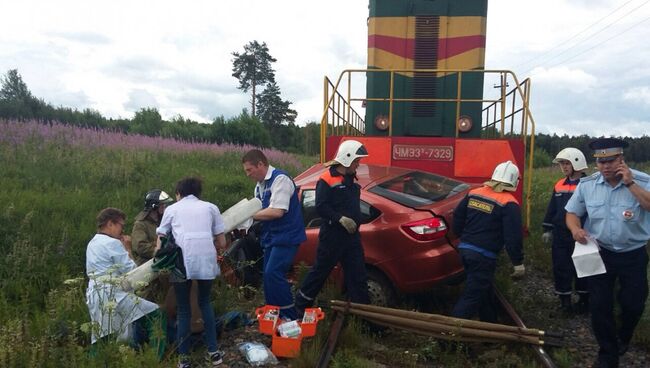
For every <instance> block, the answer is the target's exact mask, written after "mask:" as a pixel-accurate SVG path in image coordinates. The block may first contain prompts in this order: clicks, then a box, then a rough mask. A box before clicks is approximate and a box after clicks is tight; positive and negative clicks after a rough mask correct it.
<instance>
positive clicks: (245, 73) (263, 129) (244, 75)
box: [0, 41, 320, 155]
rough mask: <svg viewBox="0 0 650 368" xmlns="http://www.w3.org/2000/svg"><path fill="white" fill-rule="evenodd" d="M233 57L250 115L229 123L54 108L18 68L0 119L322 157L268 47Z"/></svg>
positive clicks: (4, 90)
mask: <svg viewBox="0 0 650 368" xmlns="http://www.w3.org/2000/svg"><path fill="white" fill-rule="evenodd" d="M232 56H233V60H232V62H233V68H232V76H233V77H235V78H237V79H238V80H239V86H238V88H239V89H241V90H242V91H244V92H249V91H251V110H250V111H251V112H249V110H247V109H243V110H242V112H241V113H240V114H239V115H237V116H234V117H231V118H225V117H223V116H219V117H216V118H214V119H213V120H212V122H211V123H210V124H202V123H199V122H196V121H193V120H191V119H187V118H184V117H183V116H181V115H177V116H175V117H173V118H171V119H169V120H165V119H163V118H162V116H161V115H160V113H159V111H158V109H156V108H153V107H143V108H141V109H140V110H138V111H137V112H136V113H135V116H134V117H133V118H132V119H113V118H106V117H104V116H103V115H102V114H101V113H100V112H99V111H97V110H93V109H88V108H87V109H83V110H78V109H74V108H69V107H64V106H58V107H57V106H53V105H51V104H50V103H48V102H46V101H44V100H43V99H41V98H38V97H36V96H34V95H33V94H32V93H31V91H30V90H29V88H28V87H27V85H26V83H25V82H24V81H23V79H22V77H21V75H20V73H19V72H18V70H17V69H11V70H9V71H7V73H6V74H5V75H4V76H2V77H0V86H1V89H0V118H11V119H24V120H32V119H34V120H39V121H43V122H53V121H57V122H61V123H64V124H70V125H75V126H82V127H89V128H97V129H110V130H114V131H120V132H123V133H128V134H141V135H147V136H162V137H168V138H175V139H180V140H184V141H197V142H207V143H217V144H221V143H233V144H249V145H253V146H258V147H262V148H277V149H281V150H283V151H289V152H295V153H304V154H308V155H315V154H317V153H318V152H320V151H319V150H320V126H319V124H317V123H316V122H309V123H307V124H306V125H305V126H302V127H300V126H297V125H296V124H295V120H296V117H297V112H296V111H295V110H293V109H291V104H292V102H291V101H288V100H284V99H282V98H281V91H280V87H279V86H278V84H277V82H276V81H275V71H274V70H273V67H272V65H271V64H272V63H273V62H275V61H276V59H274V58H273V57H272V56H271V55H270V53H269V50H268V46H267V45H266V43H259V42H257V41H252V42H249V43H248V44H247V45H245V46H244V51H243V52H233V53H232Z"/></svg>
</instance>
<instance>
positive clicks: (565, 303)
mask: <svg viewBox="0 0 650 368" xmlns="http://www.w3.org/2000/svg"><path fill="white" fill-rule="evenodd" d="M560 309H561V310H562V313H563V314H565V315H569V314H571V313H572V312H573V308H572V306H571V295H560Z"/></svg>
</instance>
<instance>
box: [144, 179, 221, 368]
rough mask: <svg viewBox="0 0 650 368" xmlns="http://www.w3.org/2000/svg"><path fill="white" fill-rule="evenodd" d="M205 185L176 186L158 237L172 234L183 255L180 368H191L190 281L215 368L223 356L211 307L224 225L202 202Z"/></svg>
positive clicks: (185, 182)
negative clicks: (195, 288)
mask: <svg viewBox="0 0 650 368" xmlns="http://www.w3.org/2000/svg"><path fill="white" fill-rule="evenodd" d="M201 191H202V183H201V180H200V179H198V178H193V177H189V178H184V179H182V180H180V181H179V182H178V183H177V184H176V200H177V202H176V203H174V204H172V205H171V206H169V207H167V209H166V210H165V213H164V214H163V218H162V220H161V222H160V226H159V227H158V229H156V232H157V233H158V237H159V240H158V246H159V247H160V237H164V236H166V235H167V234H168V233H169V232H170V231H171V233H172V235H173V236H174V240H175V241H176V243H177V244H178V246H179V247H180V248H181V249H182V251H183V262H184V265H185V273H186V279H185V280H174V279H173V278H172V280H171V281H172V284H173V285H174V289H175V291H176V318H177V321H178V328H177V336H176V337H177V340H176V341H177V342H178V354H179V355H180V362H179V365H178V366H179V367H181V368H185V367H189V356H188V355H189V353H190V343H189V337H190V317H191V308H190V288H191V285H192V282H191V280H197V283H198V289H199V308H200V309H201V314H202V315H203V324H204V341H205V344H206V345H207V348H208V356H207V358H208V361H210V362H211V364H212V365H214V366H216V365H218V364H221V362H222V360H223V353H222V352H221V351H219V350H217V334H216V329H215V320H214V310H213V309H212V305H211V303H210V291H211V289H212V281H213V280H214V279H215V278H216V277H217V276H218V275H219V273H220V270H219V265H218V264H217V248H219V249H222V250H223V249H225V247H226V238H225V235H224V223H223V219H222V218H221V213H220V212H219V208H217V206H215V205H214V204H212V203H210V202H206V201H202V200H200V199H199V197H200V196H201Z"/></svg>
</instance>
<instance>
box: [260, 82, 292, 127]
mask: <svg viewBox="0 0 650 368" xmlns="http://www.w3.org/2000/svg"><path fill="white" fill-rule="evenodd" d="M290 105H291V101H284V100H282V98H281V97H280V87H278V85H277V84H276V83H275V82H270V83H268V84H267V85H266V88H265V89H264V91H263V92H262V93H261V94H260V97H259V99H258V100H257V111H258V117H259V119H260V120H261V121H262V122H263V123H264V124H265V125H267V126H271V127H272V126H278V125H281V124H282V123H289V124H291V123H293V122H295V121H296V116H297V115H298V113H297V112H296V110H293V109H290V108H289V106H290Z"/></svg>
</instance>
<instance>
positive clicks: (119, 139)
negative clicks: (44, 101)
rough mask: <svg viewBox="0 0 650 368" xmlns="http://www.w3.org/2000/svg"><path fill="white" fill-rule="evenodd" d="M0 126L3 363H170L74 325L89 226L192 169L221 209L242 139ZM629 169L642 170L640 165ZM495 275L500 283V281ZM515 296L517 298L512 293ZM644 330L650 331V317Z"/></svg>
mask: <svg viewBox="0 0 650 368" xmlns="http://www.w3.org/2000/svg"><path fill="white" fill-rule="evenodd" d="M0 132H2V135H0V165H1V167H0V172H1V175H0V188H1V190H0V253H1V256H0V367H35V366H39V367H59V366H71V367H72V366H75V367H82V366H83V367H95V366H97V367H100V366H101V367H103V366H105V365H106V364H108V366H122V367H141V366H170V367H171V366H173V365H174V363H175V361H174V360H168V361H164V362H162V363H159V362H158V361H157V358H156V356H155V354H154V353H153V352H150V351H146V352H144V353H135V352H134V351H133V350H131V349H129V348H127V347H125V346H122V345H119V344H115V343H106V344H103V345H101V346H100V347H99V349H98V351H95V352H94V354H90V348H89V335H88V332H87V330H84V329H83V328H82V326H83V324H84V323H85V322H87V321H88V311H87V308H86V305H85V302H84V293H85V287H86V281H85V279H84V266H85V247H86V244H87V242H88V240H89V239H90V238H91V237H92V236H93V234H94V233H95V226H94V218H95V215H96V214H97V212H98V211H99V210H100V209H102V208H105V207H109V206H111V207H118V208H121V209H122V210H124V211H125V212H126V213H127V214H128V215H129V219H128V220H127V232H128V231H130V228H131V224H132V219H133V217H134V216H135V215H136V214H137V213H138V212H139V210H140V209H141V206H142V202H143V196H144V193H145V192H146V191H147V190H149V189H151V188H161V189H163V190H165V191H167V192H168V193H172V192H173V186H174V183H175V182H176V181H177V180H178V179H180V178H182V177H184V176H188V175H198V176H201V177H202V178H203V179H204V195H203V198H204V199H206V200H208V201H211V202H213V203H215V204H217V205H218V206H219V208H220V209H222V210H225V209H227V208H228V207H230V206H231V205H232V204H234V203H236V202H237V201H239V200H240V199H241V198H244V197H250V196H251V194H252V188H253V183H251V182H250V180H249V179H248V178H246V177H245V175H244V174H243V172H242V168H241V164H240V157H241V154H242V153H243V152H244V151H246V150H247V149H249V148H250V147H241V146H228V145H224V146H215V145H207V144H202V143H183V142H177V141H173V140H169V139H160V138H151V137H140V136H126V135H123V134H118V133H110V132H102V131H95V130H91V129H80V128H73V127H68V126H63V125H57V124H54V125H41V124H37V123H35V122H8V121H0ZM268 155H269V158H270V160H271V163H272V164H273V165H275V166H278V167H282V168H284V169H287V170H288V171H289V172H291V173H292V174H296V173H299V172H300V171H301V170H303V169H304V168H306V167H308V166H309V165H311V164H312V163H313V162H315V160H316V158H314V157H297V156H293V155H288V154H285V153H282V152H278V151H270V152H268ZM633 167H635V168H640V169H645V170H646V171H647V170H648V169H649V167H648V166H647V165H646V166H645V167H636V166H633ZM560 175H561V174H560V172H559V170H555V169H538V170H536V175H535V179H534V186H533V190H532V195H531V204H532V208H533V211H532V218H531V220H532V221H531V223H532V226H531V229H530V230H531V236H530V237H529V238H528V239H527V240H526V265H527V267H530V268H532V269H536V270H539V271H541V272H545V273H548V274H549V275H550V272H551V265H550V250H549V248H548V246H545V245H543V244H542V243H541V241H540V240H539V239H540V235H541V230H540V224H541V219H542V217H543V215H544V211H545V210H546V204H547V202H548V198H549V196H550V192H551V188H552V186H553V183H554V182H555V181H556V180H557V179H558V178H559V177H560ZM502 279H503V278H502ZM66 280H73V281H67V282H66ZM75 280H76V281H75ZM503 283H504V285H503V286H504V287H505V289H506V290H507V289H508V284H507V281H504V282H503ZM217 287H219V288H220V289H219V295H220V298H219V299H218V300H215V308H216V309H217V312H220V313H223V312H225V311H227V310H231V309H236V308H237V306H238V303H239V302H241V301H242V296H241V295H240V293H238V291H237V290H233V289H230V288H228V287H226V286H224V285H220V286H217ZM513 299H514V300H515V303H516V296H513ZM348 330H350V331H352V332H349V333H348V335H346V336H345V337H344V339H346V341H347V343H346V344H345V346H346V349H341V350H340V352H339V353H338V354H337V356H336V358H335V366H338V367H363V366H366V364H367V359H368V357H367V356H365V357H364V354H360V352H363V351H364V350H367V349H368V344H369V343H370V342H371V341H372V340H369V339H367V338H364V337H360V336H359V335H358V333H355V332H354V331H357V332H358V330H359V329H358V328H355V327H354V325H353V326H352V328H348ZM640 335H641V336H650V318H649V317H648V313H646V315H645V316H644V319H643V321H642V323H641V326H640V328H639V331H638V333H637V337H638V336H640ZM638 339H639V340H641V341H643V340H646V339H647V338H646V337H640V338H639V337H638ZM432 346H435V343H434V342H432V341H429V340H425V339H421V344H419V345H418V346H415V347H414V348H413V350H411V351H410V352H408V351H407V352H406V353H403V352H401V353H399V354H393V353H392V352H386V353H385V354H384V355H385V356H386V359H393V360H394V362H395V364H398V365H399V364H400V363H402V364H406V365H404V366H413V367H415V366H418V364H419V363H418V362H421V361H422V359H428V358H432V357H433V355H438V354H439V351H438V350H436V349H434V348H432ZM432 349H433V350H432ZM313 350H314V348H313V347H311V348H309V349H306V350H305V351H304V355H305V356H304V357H301V358H300V359H298V360H296V362H295V366H298V367H309V366H310V364H313V362H314V357H315V356H317V351H313ZM413 354H416V355H413ZM495 354H498V351H497V352H495ZM437 359H440V357H439V356H438V357H437ZM448 359H450V362H449V363H450V366H466V365H468V364H469V362H468V361H466V360H465V359H464V358H462V357H460V358H459V357H456V358H454V359H455V360H454V363H453V364H452V358H451V357H450V358H448ZM526 359H527V358H524V359H523V360H519V361H518V362H519V363H517V362H515V363H513V365H512V366H521V365H523V366H526V365H527V363H526V364H524V363H521V362H522V361H524V362H525V361H526ZM520 363H521V365H518V364H520Z"/></svg>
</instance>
